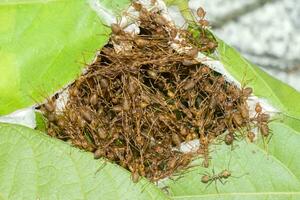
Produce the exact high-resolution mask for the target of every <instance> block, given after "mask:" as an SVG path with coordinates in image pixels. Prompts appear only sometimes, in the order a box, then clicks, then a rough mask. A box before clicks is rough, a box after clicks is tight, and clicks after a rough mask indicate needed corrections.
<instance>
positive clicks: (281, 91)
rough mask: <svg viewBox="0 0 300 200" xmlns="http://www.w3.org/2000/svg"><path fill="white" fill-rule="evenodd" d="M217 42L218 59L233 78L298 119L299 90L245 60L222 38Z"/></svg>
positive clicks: (299, 111)
mask: <svg viewBox="0 0 300 200" xmlns="http://www.w3.org/2000/svg"><path fill="white" fill-rule="evenodd" d="M218 43H219V46H218V53H219V55H220V57H219V58H220V61H221V62H222V63H223V65H224V66H225V68H226V70H227V71H228V72H229V73H230V74H231V75H232V76H233V77H234V78H236V79H237V80H238V81H239V82H241V83H244V84H245V83H247V85H248V86H251V87H252V88H253V89H254V94H255V95H256V96H258V97H261V98H265V99H267V100H268V102H269V103H271V104H272V105H273V106H274V107H275V108H277V109H279V110H280V111H281V112H283V113H284V114H286V115H288V116H290V117H294V118H297V119H300V106H299V102H300V93H299V92H297V91H296V90H295V89H294V88H292V87H290V86H288V85H287V84H284V83H283V82H281V81H279V80H278V79H276V78H274V77H272V76H270V75H269V74H268V73H266V72H265V71H263V70H261V69H260V68H259V67H257V66H256V65H254V64H252V63H250V62H249V61H247V60H246V59H245V58H243V57H242V56H241V55H240V54H239V53H238V52H237V51H236V50H235V49H233V48H232V47H230V46H228V45H227V44H226V43H225V42H223V41H222V40H220V39H219V40H218Z"/></svg>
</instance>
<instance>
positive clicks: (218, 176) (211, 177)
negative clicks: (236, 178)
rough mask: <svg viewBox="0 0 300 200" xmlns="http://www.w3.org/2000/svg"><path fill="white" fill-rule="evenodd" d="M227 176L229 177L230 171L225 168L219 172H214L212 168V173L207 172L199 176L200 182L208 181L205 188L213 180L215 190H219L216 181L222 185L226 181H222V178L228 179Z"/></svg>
mask: <svg viewBox="0 0 300 200" xmlns="http://www.w3.org/2000/svg"><path fill="white" fill-rule="evenodd" d="M229 177H231V172H230V171H229V170H227V169H224V170H223V171H222V172H220V173H218V174H215V170H214V169H212V174H209V173H207V172H206V173H204V174H203V176H202V178H201V182H202V183H204V184H207V183H208V185H207V186H206V187H205V189H206V188H207V187H208V186H209V185H210V184H211V183H212V182H215V187H216V190H217V192H219V190H218V187H217V181H220V182H221V183H222V184H223V185H224V184H225V183H226V181H225V182H223V180H222V179H228V178H229Z"/></svg>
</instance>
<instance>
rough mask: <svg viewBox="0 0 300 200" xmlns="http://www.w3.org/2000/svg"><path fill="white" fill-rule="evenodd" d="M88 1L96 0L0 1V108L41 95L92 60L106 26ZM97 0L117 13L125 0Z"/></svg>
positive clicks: (6, 109) (10, 108)
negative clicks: (101, 0)
mask: <svg viewBox="0 0 300 200" xmlns="http://www.w3.org/2000/svg"><path fill="white" fill-rule="evenodd" d="M91 2H96V0H88V1H83V0H60V1H52V0H51V1H44V0H28V1H22V0H21V1H20V0H10V1H1V2H0V57H1V59H0V71H1V73H0V91H1V93H0V114H7V113H10V112H12V111H14V110H17V109H19V108H23V107H26V106H29V105H32V104H34V103H37V102H40V101H42V100H44V99H45V98H46V97H47V96H49V95H51V94H53V93H54V92H55V91H57V90H58V89H60V88H62V87H64V86H65V85H66V84H68V83H70V82H71V81H72V80H74V79H75V78H76V77H77V76H78V75H79V74H80V73H81V71H82V68H83V67H84V64H85V63H89V62H91V61H92V59H93V58H94V56H95V53H96V50H97V49H99V48H101V47H102V46H103V45H104V44H105V43H106V42H107V40H108V37H109V33H110V28H108V27H106V26H105V25H104V24H103V23H102V22H101V19H100V18H99V16H98V15H97V13H96V12H95V11H94V10H93V9H92V8H91V7H90V6H91ZM101 3H103V6H104V8H105V7H106V6H107V8H110V9H112V10H113V11H115V13H119V12H120V10H122V9H124V7H125V6H126V5H128V3H129V1H128V0H121V1H119V0H118V1H117V0H114V1H108V0H107V1H104V2H101ZM105 10H106V11H107V9H105ZM112 13H113V12H112Z"/></svg>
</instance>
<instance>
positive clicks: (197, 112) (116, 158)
mask: <svg viewBox="0 0 300 200" xmlns="http://www.w3.org/2000/svg"><path fill="white" fill-rule="evenodd" d="M133 6H134V7H135V8H136V10H137V11H139V13H140V14H139V19H138V21H139V29H140V33H139V34H138V35H133V34H130V33H127V32H125V31H124V30H123V29H122V28H121V27H120V26H119V25H117V24H113V25H112V26H111V28H112V35H111V37H110V40H109V42H108V44H107V45H106V46H105V47H103V48H102V50H101V52H100V53H99V55H98V56H97V58H96V60H95V62H94V63H93V64H91V65H89V66H88V67H87V70H86V72H85V73H84V74H83V75H82V76H80V77H79V78H78V79H77V80H76V81H75V82H74V83H73V84H72V85H71V86H70V87H69V88H68V92H69V99H68V100H67V102H66V105H65V107H64V109H62V110H60V111H59V110H57V109H56V107H55V105H56V103H57V100H56V99H55V98H54V97H53V98H52V99H50V100H48V102H47V103H45V104H43V105H42V106H41V110H42V112H43V114H44V116H45V117H46V118H47V121H48V122H47V127H48V134H49V135H50V136H52V137H56V138H59V139H61V140H64V141H69V142H71V143H72V145H74V146H75V147H78V148H80V149H84V150H86V151H90V152H93V153H94V157H95V159H99V158H101V157H105V158H107V159H108V160H110V161H112V162H115V163H117V164H119V165H120V166H122V167H124V168H126V169H128V170H129V171H130V172H131V173H132V179H133V181H134V182H137V181H138V180H139V177H140V176H144V177H146V178H147V179H149V180H150V181H158V180H160V179H163V178H165V177H168V176H171V175H172V174H174V173H176V172H179V171H180V170H183V169H186V168H188V166H189V164H190V163H191V161H192V160H193V159H194V158H196V157H199V156H201V157H203V166H204V167H208V166H209V159H210V157H209V152H210V151H209V146H210V144H212V143H215V142H219V141H224V144H226V145H232V144H233V142H234V141H235V140H241V139H247V140H249V141H250V142H253V140H254V138H255V137H256V135H255V134H254V133H253V132H252V131H251V130H252V129H253V128H254V127H257V128H258V129H259V130H260V132H261V135H262V137H263V138H266V137H268V135H269V128H268V120H269V115H267V114H265V113H262V109H261V107H260V105H259V104H257V105H256V108H255V110H256V115H255V116H254V117H250V114H249V107H248V104H247V99H248V97H249V96H250V95H251V93H252V89H251V88H249V87H246V88H242V89H239V88H238V87H237V86H235V85H233V84H232V83H229V82H227V81H226V80H225V79H224V77H223V76H222V75H221V74H219V73H217V72H215V71H213V70H212V69H210V68H209V67H208V66H205V65H204V64H202V63H201V62H199V61H197V60H196V59H195V58H196V56H197V54H198V51H201V52H202V53H206V54H209V53H213V52H214V51H215V48H216V47H217V42H216V40H215V39H214V37H213V36H212V35H211V34H209V32H208V31H207V30H206V26H207V23H203V17H201V20H202V21H201V23H199V24H197V29H198V31H199V33H200V34H199V35H197V36H195V35H193V34H192V33H190V32H189V31H187V30H181V29H178V28H176V27H175V26H174V25H173V24H171V23H169V22H168V21H167V20H166V19H165V18H164V17H162V15H161V13H160V11H148V10H147V9H145V8H143V6H142V5H141V4H138V3H134V5H133ZM202 15H203V14H202ZM195 26H196V25H195ZM179 36H180V41H179V40H178V38H179ZM174 43H176V44H179V45H183V46H188V47H190V48H189V50H188V51H185V52H181V53H179V52H178V51H176V50H174V49H173V48H172V47H171V45H172V44H174ZM191 140H198V141H199V143H200V145H199V147H198V150H197V151H195V152H182V151H180V148H179V147H180V145H181V143H183V142H188V141H191Z"/></svg>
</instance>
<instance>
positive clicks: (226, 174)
mask: <svg viewBox="0 0 300 200" xmlns="http://www.w3.org/2000/svg"><path fill="white" fill-rule="evenodd" d="M230 161H231V157H230V160H229V163H228V166H227V168H226V169H224V170H222V171H221V172H219V173H216V172H215V170H214V168H213V169H212V173H209V172H204V173H203V174H202V177H201V182H202V183H204V184H207V186H206V187H205V190H206V189H207V188H208V187H209V186H210V185H211V184H212V183H214V184H215V188H216V191H217V192H218V193H219V190H218V186H217V182H218V181H219V182H220V183H222V185H225V184H226V183H227V180H228V179H229V178H241V177H243V176H245V175H248V173H245V174H242V175H241V176H233V175H232V171H231V170H229V165H230Z"/></svg>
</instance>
